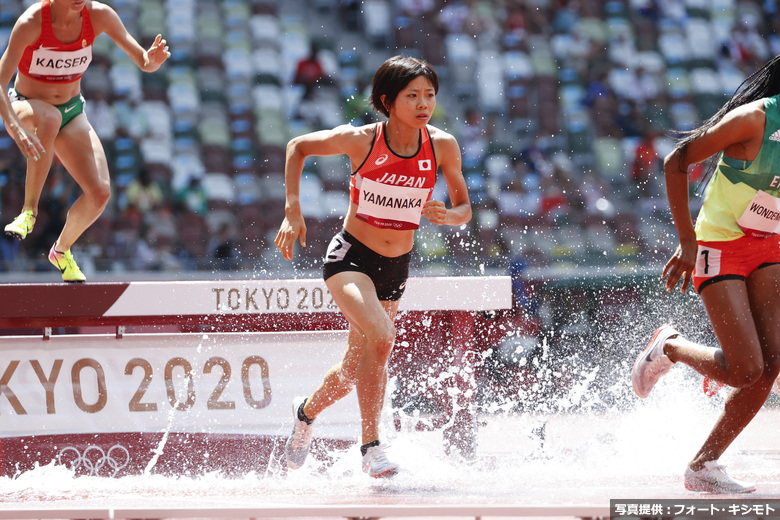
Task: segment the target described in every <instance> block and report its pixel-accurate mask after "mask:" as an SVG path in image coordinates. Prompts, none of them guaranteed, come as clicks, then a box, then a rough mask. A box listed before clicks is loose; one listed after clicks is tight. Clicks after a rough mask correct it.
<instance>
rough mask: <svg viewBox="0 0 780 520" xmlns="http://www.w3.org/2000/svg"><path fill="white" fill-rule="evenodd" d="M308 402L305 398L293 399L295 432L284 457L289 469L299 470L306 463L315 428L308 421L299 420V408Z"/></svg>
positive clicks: (287, 444)
mask: <svg viewBox="0 0 780 520" xmlns="http://www.w3.org/2000/svg"><path fill="white" fill-rule="evenodd" d="M305 401H306V398H305V397H296V398H295V399H293V430H292V433H290V437H289V438H288V439H287V443H286V444H285V445H284V455H285V458H286V459H287V467H288V468H289V469H298V468H300V467H301V466H303V463H304V462H306V456H307V455H308V454H309V446H310V445H311V436H312V433H314V428H313V427H312V425H311V424H307V423H306V421H301V420H300V419H298V408H300V406H301V404H303V403H304V402H305Z"/></svg>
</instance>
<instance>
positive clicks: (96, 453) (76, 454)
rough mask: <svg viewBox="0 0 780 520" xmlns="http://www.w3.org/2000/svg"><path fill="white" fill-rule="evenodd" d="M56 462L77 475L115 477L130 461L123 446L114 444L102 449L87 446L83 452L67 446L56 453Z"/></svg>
mask: <svg viewBox="0 0 780 520" xmlns="http://www.w3.org/2000/svg"><path fill="white" fill-rule="evenodd" d="M57 462H58V463H59V464H64V465H65V466H67V467H68V468H70V469H72V470H73V471H75V472H76V473H77V474H78V475H88V476H90V477H115V476H116V474H117V473H119V471H120V470H121V469H123V468H125V467H126V466H127V465H128V464H129V463H130V452H129V451H128V450H127V448H125V447H124V446H121V445H119V444H115V445H114V446H111V447H110V448H109V449H108V452H105V451H103V448H101V447H99V446H87V448H86V449H85V450H84V453H81V452H80V451H79V450H78V449H76V448H74V447H72V446H68V447H67V448H63V449H61V450H60V452H59V453H58V454H57Z"/></svg>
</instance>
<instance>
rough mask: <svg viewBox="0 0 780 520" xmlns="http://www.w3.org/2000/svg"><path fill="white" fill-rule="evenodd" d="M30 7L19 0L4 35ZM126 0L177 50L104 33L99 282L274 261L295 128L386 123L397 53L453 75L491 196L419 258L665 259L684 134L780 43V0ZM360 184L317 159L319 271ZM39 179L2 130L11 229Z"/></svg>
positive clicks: (86, 81) (5, 15) (495, 262)
mask: <svg viewBox="0 0 780 520" xmlns="http://www.w3.org/2000/svg"><path fill="white" fill-rule="evenodd" d="M31 1H32V0H25V1H23V0H0V44H2V46H4V45H5V44H6V42H7V38H8V35H9V33H10V30H11V27H12V26H13V23H14V22H15V20H16V18H17V17H18V15H19V14H20V13H21V12H22V11H23V9H24V8H25V7H26V6H27V5H29V3H30V2H31ZM110 3H111V5H112V6H113V7H114V8H115V9H116V10H117V12H118V13H119V14H120V16H121V17H122V19H123V21H124V22H125V24H126V25H127V27H128V29H129V30H130V32H131V33H132V34H134V35H135V36H136V37H137V38H138V39H139V41H140V42H141V43H142V45H144V46H146V45H149V44H150V42H151V41H153V39H154V36H155V35H156V34H158V33H161V34H163V35H164V36H165V37H166V38H167V39H168V42H169V44H170V47H171V51H172V57H171V59H170V60H169V62H168V63H167V64H165V65H164V67H163V68H162V69H161V70H160V71H159V72H158V73H156V74H145V75H144V74H142V73H141V72H140V71H139V70H138V69H137V67H135V65H134V64H133V63H132V62H130V61H129V59H128V58H127V57H126V56H125V55H124V54H123V53H122V52H121V51H120V50H118V49H117V48H116V47H115V46H113V44H112V43H111V42H110V40H108V39H107V38H105V36H101V37H100V38H98V40H97V41H96V43H95V49H94V58H93V64H92V66H91V67H90V69H89V70H88V72H87V74H86V75H85V76H84V78H83V80H82V84H83V90H84V96H85V98H86V99H87V105H86V112H87V114H88V117H89V119H90V121H91V122H92V124H93V126H94V127H95V129H96V131H97V132H98V134H99V135H100V137H101V138H102V141H103V143H104V145H105V146H106V149H107V152H108V154H109V161H110V164H111V168H110V169H111V173H112V183H113V190H114V192H113V196H112V200H111V202H110V204H109V208H108V209H107V210H106V212H105V213H104V215H103V216H102V217H101V218H100V219H99V220H98V222H96V223H95V224H94V225H93V226H92V227H91V228H90V229H89V230H88V232H87V234H86V235H85V236H84V237H83V238H82V239H81V240H80V241H79V243H77V246H76V247H77V248H78V249H79V251H78V255H77V256H78V258H79V263H80V265H81V266H82V269H84V270H85V272H88V276H89V271H92V272H111V273H124V272H131V271H175V272H182V271H206V270H210V271H223V270H250V271H258V270H262V269H264V268H265V266H268V265H271V264H272V263H273V262H274V261H275V260H274V258H278V254H277V252H276V250H275V248H274V247H273V237H274V236H275V234H276V231H277V229H278V226H279V224H280V222H281V220H282V218H283V211H284V181H283V170H284V154H285V149H284V147H285V144H286V142H287V141H288V140H289V138H291V137H292V136H294V135H297V134H300V133H302V132H306V131H309V130H312V129H317V128H325V127H332V126H335V125H337V124H341V123H347V122H351V123H353V124H361V123H365V122H369V121H373V120H375V114H374V113H373V112H372V111H371V110H370V108H369V107H368V105H367V101H366V94H367V92H368V90H367V89H368V88H369V83H370V80H371V77H372V75H373V73H374V71H375V69H376V65H378V64H379V63H381V62H382V61H383V60H384V59H386V58H387V57H389V56H391V55H394V54H411V55H415V56H419V57H422V58H424V59H426V60H428V61H429V62H431V63H432V64H433V65H434V66H435V68H436V69H437V71H438V73H439V75H440V78H441V91H440V93H439V105H438V107H437V112H436V114H435V117H434V119H435V121H434V124H436V125H437V126H440V127H443V128H445V129H447V130H448V131H450V132H451V133H453V134H455V135H456V136H457V137H458V140H459V142H460V143H461V145H462V146H463V164H464V173H465V175H466V178H467V181H468V183H469V187H470V190H471V197H472V201H473V203H474V210H475V211H474V215H475V218H474V219H473V222H472V223H471V224H470V225H468V226H466V227H464V228H463V229H453V230H449V231H445V230H442V229H439V228H435V227H433V226H429V225H423V227H422V228H421V232H420V233H418V245H417V255H416V260H415V262H416V263H415V264H414V268H416V269H424V270H431V271H433V272H451V271H453V270H457V269H465V270H466V271H468V270H470V269H472V270H473V269H475V268H483V267H488V268H500V269H505V268H509V267H510V265H515V266H517V265H521V266H534V267H550V268H554V269H565V268H572V267H583V266H605V265H624V266H629V267H630V266H635V265H641V264H647V263H653V262H661V261H664V260H665V258H666V256H667V255H668V254H669V253H670V251H671V250H672V249H673V248H674V247H675V246H676V244H675V243H674V242H673V240H674V235H671V236H670V231H671V228H670V218H669V214H668V210H667V204H666V200H665V195H664V188H663V178H662V177H663V176H662V172H661V162H662V158H663V156H664V155H665V153H666V152H667V151H668V150H670V147H671V143H672V142H673V141H672V139H673V137H674V134H673V132H674V131H676V130H685V129H686V128H689V127H690V126H691V125H693V124H694V123H696V122H697V121H699V120H702V119H706V118H707V117H709V116H710V115H712V114H713V113H714V112H715V110H716V109H717V108H718V107H719V106H720V105H721V104H722V103H723V102H724V101H725V99H727V98H728V97H729V96H730V95H731V94H732V93H733V92H734V90H735V89H736V88H737V87H738V85H739V84H740V83H741V82H742V80H743V79H744V78H745V77H746V76H747V75H749V74H750V73H751V72H752V71H753V70H755V69H756V68H757V67H758V66H759V65H760V64H762V63H763V62H764V61H766V60H767V59H768V58H770V57H771V56H773V55H775V54H778V53H780V37H779V36H778V35H780V30H778V29H780V12H778V11H777V7H776V3H775V2H774V1H769V0H767V1H761V0H362V1H361V0H285V2H277V1H275V0H165V1H162V0H110ZM697 175H698V173H697V172H692V178H693V182H692V184H693V185H695V181H696V179H697ZM348 182H349V166H348V164H347V162H346V159H345V158H343V157H326V158H321V159H319V160H316V161H311V162H310V163H308V164H307V167H306V171H305V174H304V177H303V181H302V192H301V196H302V200H303V207H304V211H305V216H306V217H307V224H308V228H309V231H308V237H309V240H308V242H309V247H307V248H305V250H302V251H300V254H299V260H298V261H297V264H296V265H298V266H302V267H307V266H309V267H312V268H317V267H318V265H319V257H320V256H321V255H322V254H323V253H324V248H325V243H326V242H327V241H329V240H330V238H331V236H332V235H333V234H334V233H335V232H336V231H337V229H338V227H339V219H340V216H341V215H343V214H344V213H345V207H346V205H347V203H348V198H347V186H348ZM23 186H24V159H23V157H21V155H20V153H19V152H18V150H17V148H16V145H15V143H14V142H13V141H12V140H11V139H10V138H9V137H8V135H7V134H6V133H5V132H4V131H0V220H1V221H2V223H3V224H6V223H8V222H10V221H11V220H12V219H13V218H14V217H15V216H16V214H17V213H18V212H19V210H20V208H21V206H22V197H23ZM77 190H78V187H77V186H76V185H75V184H74V182H73V181H72V179H71V178H70V176H69V175H68V173H67V172H65V171H64V170H63V168H62V166H61V165H58V164H55V166H54V167H53V169H52V171H51V174H50V176H49V179H48V182H47V185H46V188H45V190H44V193H43V198H42V200H41V205H40V208H39V214H38V219H37V223H36V227H35V230H34V231H33V233H32V234H31V235H30V236H29V237H28V238H27V239H26V240H25V241H24V242H21V243H20V242H17V241H15V240H12V239H9V238H7V237H2V238H0V271H17V270H18V271H35V270H39V269H40V270H47V271H48V270H50V269H51V268H50V266H48V264H47V262H46V258H45V253H46V251H47V250H48V246H49V245H50V244H51V243H52V242H53V240H54V238H55V236H54V234H55V233H56V232H57V231H56V230H59V229H61V227H62V220H63V218H64V213H63V212H64V211H65V209H66V208H68V207H69V205H70V203H71V202H72V200H73V198H74V197H75V196H76V194H77ZM440 193H442V194H443V193H445V190H443V189H442V190H441V192H440ZM442 196H443V195H442ZM696 203H697V202H696V199H695V198H694V199H693V202H692V204H696Z"/></svg>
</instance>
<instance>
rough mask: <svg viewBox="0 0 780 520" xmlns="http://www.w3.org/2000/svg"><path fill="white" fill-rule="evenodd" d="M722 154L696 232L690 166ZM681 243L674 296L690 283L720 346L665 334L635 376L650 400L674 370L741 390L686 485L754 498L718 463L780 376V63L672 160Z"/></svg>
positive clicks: (670, 267) (669, 274)
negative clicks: (662, 379) (658, 384)
mask: <svg viewBox="0 0 780 520" xmlns="http://www.w3.org/2000/svg"><path fill="white" fill-rule="evenodd" d="M715 154H719V161H718V163H717V167H716V168H715V171H714V174H713V177H712V180H711V181H710V183H709V185H708V186H707V190H706V192H705V195H704V202H703V205H702V208H701V210H700V212H699V215H698V217H697V219H696V224H695V225H694V224H693V222H692V220H691V213H690V210H689V205H688V177H687V172H688V167H689V166H691V165H692V164H695V163H699V162H702V161H704V160H705V159H707V158H709V157H711V156H713V155H715ZM664 173H665V177H666V189H667V196H668V199H669V205H670V208H671V212H672V217H673V219H674V224H675V227H676V229H677V233H678V235H679V238H680V245H679V247H678V248H677V251H676V252H675V253H674V255H673V256H672V258H671V259H670V260H669V262H668V263H667V264H666V267H665V268H664V271H663V276H664V277H666V289H667V291H671V290H672V289H673V288H674V287H675V286H676V285H677V283H678V282H680V281H681V282H682V283H681V290H682V291H685V290H686V289H687V287H688V285H689V284H690V283H693V286H694V288H695V289H696V291H697V292H698V293H699V295H700V296H701V299H702V302H703V303H704V306H705V308H706V310H707V315H708V317H709V320H710V322H711V324H712V327H713V330H714V332H715V336H716V338H717V340H718V343H719V344H720V348H714V347H707V346H703V345H699V344H696V343H693V342H691V341H688V340H686V339H684V338H683V337H682V336H681V335H680V334H679V333H678V332H677V331H676V330H674V329H673V328H672V327H671V326H669V325H664V326H662V327H660V328H659V329H658V330H657V331H656V332H655V335H654V336H653V338H652V340H651V341H650V344H649V345H648V346H647V348H645V350H644V351H643V352H642V353H641V354H640V355H639V357H638V358H637V359H636V362H635V364H634V367H633V370H632V374H631V378H632V382H633V386H634V389H635V391H636V393H637V394H638V395H639V396H640V397H647V395H648V394H649V393H650V390H651V389H652V388H653V386H654V385H655V383H656V382H657V381H658V378H659V377H660V376H661V375H663V374H664V373H666V372H667V371H668V370H669V368H671V366H672V364H673V363H676V362H681V363H684V364H686V365H688V366H690V367H691V368H693V369H694V370H696V371H698V372H699V373H701V374H702V375H704V376H705V377H707V378H710V379H712V380H714V381H718V382H720V383H723V384H725V385H728V386H731V387H733V390H732V391H731V393H730V394H729V396H728V398H727V400H726V405H725V409H724V410H723V413H722V414H721V415H720V417H719V418H718V420H717V422H716V423H715V426H714V427H713V429H712V431H711V432H710V434H709V436H708V437H707V439H706V440H705V442H704V445H703V446H702V447H701V449H699V451H698V452H697V453H696V455H695V456H694V457H693V460H691V461H690V463H689V465H688V468H687V469H686V471H685V487H686V488H687V489H689V490H693V491H704V492H710V493H750V492H752V491H755V489H756V488H755V486H753V485H751V484H745V483H742V482H739V481H737V480H735V479H733V478H731V477H730V476H729V475H728V474H726V472H725V471H724V468H723V466H721V465H719V464H718V459H719V458H720V456H721V455H722V454H723V452H724V451H725V450H726V449H727V448H728V447H729V445H730V444H731V443H732V441H734V439H735V438H736V437H737V436H738V435H739V434H740V432H742V430H743V429H744V428H745V427H746V426H747V425H748V423H749V422H750V421H751V420H752V419H753V417H754V416H755V415H756V413H757V412H758V410H759V409H760V408H761V406H762V405H763V404H764V401H765V400H766V398H767V396H768V395H769V392H770V391H771V389H772V386H773V384H774V382H775V379H776V378H777V376H778V372H780V363H779V362H778V361H780V306H778V305H777V302H778V297H779V296H780V198H778V197H780V56H778V57H775V58H774V59H773V60H771V61H770V62H768V63H767V64H766V65H765V66H764V67H763V68H762V69H760V70H759V71H757V72H756V73H754V74H753V75H752V76H751V77H749V78H748V79H747V80H745V82H744V83H743V84H742V85H741V86H740V88H739V89H738V90H737V93H736V94H735V95H734V96H733V97H732V98H731V99H730V100H729V101H728V102H727V103H726V104H725V105H724V106H723V107H722V108H721V109H720V110H719V111H718V113H716V114H715V115H714V116H712V118H710V119H709V120H708V121H706V122H705V123H704V124H702V125H701V126H700V127H699V128H697V129H695V130H692V131H691V132H689V133H687V135H685V136H684V138H683V139H682V140H681V141H680V142H679V143H678V144H677V146H676V147H675V149H674V150H673V151H672V152H671V153H670V154H669V155H668V156H667V157H666V159H665V160H664Z"/></svg>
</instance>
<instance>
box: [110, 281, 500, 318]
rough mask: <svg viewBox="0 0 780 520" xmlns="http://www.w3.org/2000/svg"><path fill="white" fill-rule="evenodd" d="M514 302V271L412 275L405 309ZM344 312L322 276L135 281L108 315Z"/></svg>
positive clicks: (465, 307) (497, 305)
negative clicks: (507, 274)
mask: <svg viewBox="0 0 780 520" xmlns="http://www.w3.org/2000/svg"><path fill="white" fill-rule="evenodd" d="M511 307H512V283H511V279H510V278H509V277H508V276H484V277H480V276H468V277H466V276H463V277H455V276H451V277H435V278H410V279H409V280H408V281H407V287H406V291H405V292H404V296H403V298H401V304H400V310H401V311H411V310H423V311H436V310H448V311H484V310H497V309H508V308H511ZM314 312H338V307H336V304H335V303H334V302H333V299H332V298H331V296H330V292H329V291H328V288H327V286H326V285H325V282H323V281H322V280H321V279H301V280H241V281H198V282H192V281H187V282H131V283H130V284H129V285H128V287H127V289H126V290H125V291H124V292H123V293H122V294H121V295H120V296H119V297H118V298H117V299H116V301H115V302H113V304H111V305H110V307H108V310H107V311H106V312H105V314H104V316H107V317H110V316H163V315H180V316H187V315H207V314H225V315H243V314H263V313H314Z"/></svg>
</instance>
